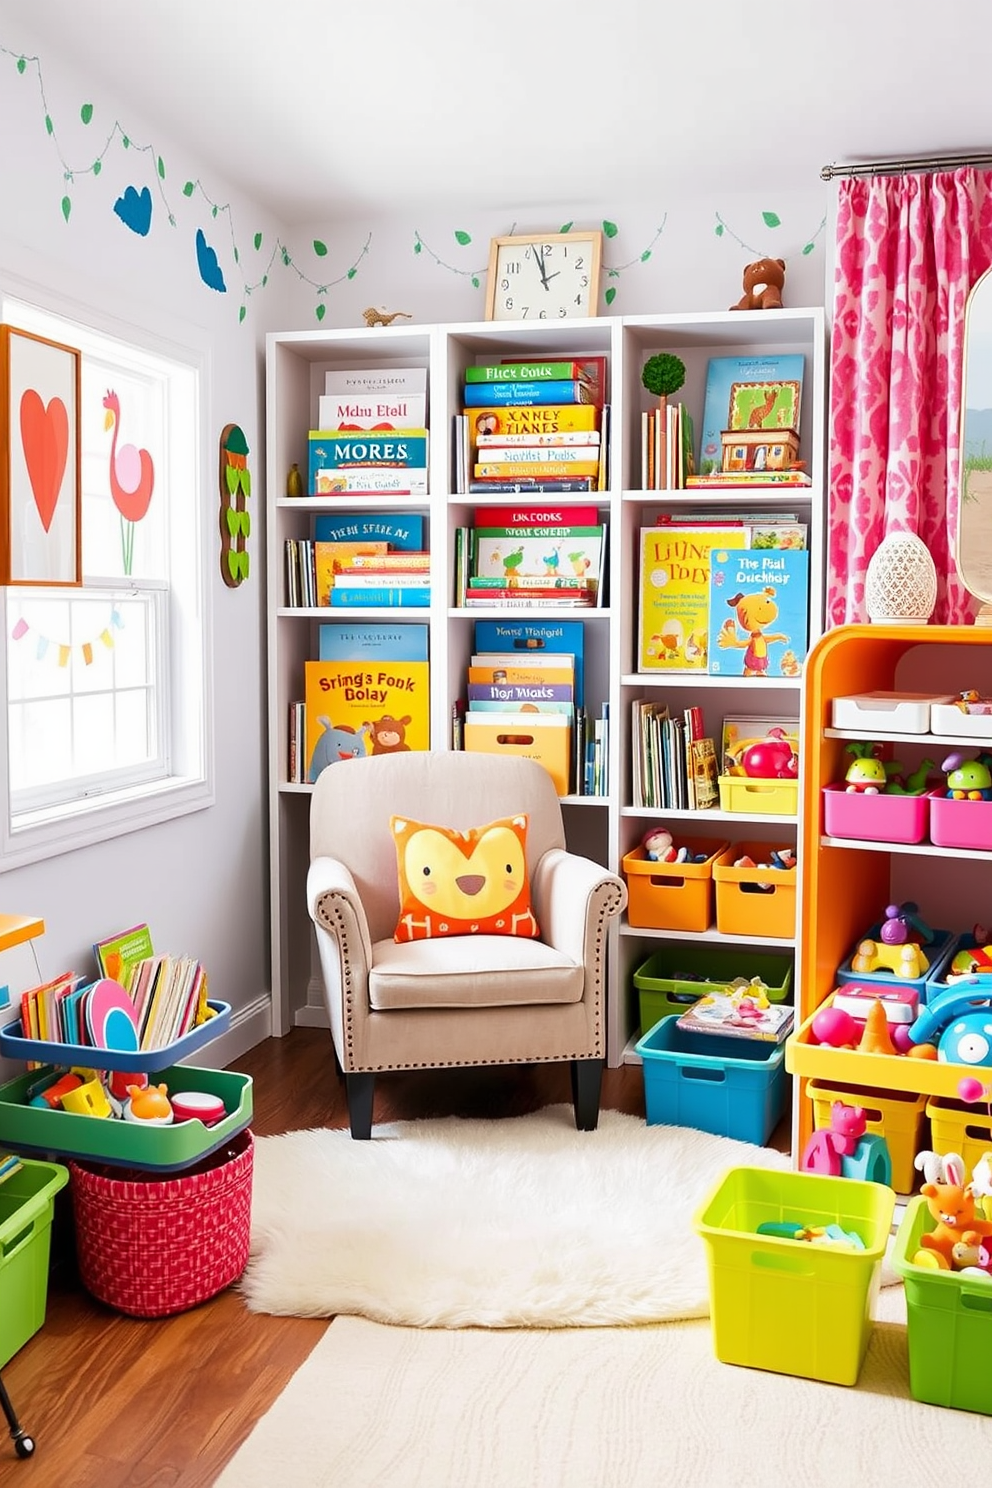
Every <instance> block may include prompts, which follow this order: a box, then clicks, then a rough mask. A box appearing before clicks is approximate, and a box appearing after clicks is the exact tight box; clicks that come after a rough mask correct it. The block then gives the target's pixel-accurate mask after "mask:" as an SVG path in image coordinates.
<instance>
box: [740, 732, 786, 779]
mask: <svg viewBox="0 0 992 1488" xmlns="http://www.w3.org/2000/svg"><path fill="white" fill-rule="evenodd" d="M741 765H742V766H743V768H744V774H745V775H750V776H752V777H755V778H757V779H759V780H795V779H796V777H797V776H798V774H799V756H798V754H797V753H796V751H795V749H794V748H793V747H792V744H791V743H790V741H789V738H788V736H787V735H786V733H785V730H784V729H781V728H777V727H776V728H770V729H769V730H768V733H767V735H766V737H765V738H764V739H760V740H759V741H758V743H757V744H751V745H749V746H748V748H747V749H745V751H744V753H743V754H742V755H741Z"/></svg>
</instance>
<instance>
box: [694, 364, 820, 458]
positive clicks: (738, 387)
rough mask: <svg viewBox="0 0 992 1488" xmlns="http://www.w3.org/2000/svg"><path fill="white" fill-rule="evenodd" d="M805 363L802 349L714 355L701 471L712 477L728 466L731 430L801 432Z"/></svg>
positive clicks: (709, 368) (705, 409)
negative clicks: (727, 434) (726, 442)
mask: <svg viewBox="0 0 992 1488" xmlns="http://www.w3.org/2000/svg"><path fill="white" fill-rule="evenodd" d="M804 366H805V358H804V357H803V355H802V353H801V352H787V353H785V354H783V355H781V356H775V355H769V356H749V357H710V360H709V365H708V366H707V369H706V392H705V394H704V397H703V421H702V424H701V426H700V438H699V460H698V462H697V465H696V470H697V472H698V473H699V474H700V475H712V474H714V473H715V472H717V471H719V470H720V469H721V468H722V466H723V441H722V439H721V438H720V436H721V434H722V433H723V432H724V430H725V429H749V428H750V429H783V428H784V429H795V430H796V431H797V432H798V430H799V409H800V402H801V394H802V384H803V368H804Z"/></svg>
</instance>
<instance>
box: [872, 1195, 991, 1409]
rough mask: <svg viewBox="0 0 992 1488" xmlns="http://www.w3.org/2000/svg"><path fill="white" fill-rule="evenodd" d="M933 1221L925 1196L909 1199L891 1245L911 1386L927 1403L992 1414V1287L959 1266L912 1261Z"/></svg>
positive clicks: (911, 1391) (916, 1394) (912, 1390)
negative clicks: (902, 1293)
mask: <svg viewBox="0 0 992 1488" xmlns="http://www.w3.org/2000/svg"><path fill="white" fill-rule="evenodd" d="M933 1227H934V1220H933V1217H932V1215H931V1214H930V1211H929V1209H928V1208H927V1203H926V1199H924V1198H923V1197H922V1195H919V1196H918V1197H917V1198H915V1199H910V1201H909V1203H908V1204H907V1206H906V1213H905V1214H904V1215H903V1219H902V1223H901V1224H900V1226H899V1230H898V1233H897V1234H896V1239H895V1244H894V1246H893V1248H892V1264H893V1266H894V1268H895V1269H896V1271H898V1273H899V1275H900V1276H901V1277H902V1279H903V1284H904V1286H905V1288H906V1337H907V1342H908V1345H909V1389H910V1394H911V1395H912V1396H913V1399H914V1400H922V1401H925V1402H926V1403H927V1404H928V1405H944V1406H952V1407H953V1408H954V1409H956V1410H970V1411H981V1412H982V1413H983V1414H984V1415H987V1416H988V1415H992V1369H990V1368H989V1360H990V1359H992V1286H989V1284H988V1282H987V1281H983V1280H982V1278H981V1277H969V1276H963V1275H962V1274H961V1273H960V1272H959V1271H934V1270H931V1269H930V1268H929V1267H925V1266H914V1265H913V1257H914V1255H915V1254H916V1252H917V1250H919V1248H920V1236H921V1235H922V1234H924V1232H925V1231H927V1230H932V1229H933Z"/></svg>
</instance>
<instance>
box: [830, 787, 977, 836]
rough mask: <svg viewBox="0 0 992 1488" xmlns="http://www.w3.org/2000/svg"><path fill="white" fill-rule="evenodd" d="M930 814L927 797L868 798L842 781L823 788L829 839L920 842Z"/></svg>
mask: <svg viewBox="0 0 992 1488" xmlns="http://www.w3.org/2000/svg"><path fill="white" fill-rule="evenodd" d="M990 804H992V803H990ZM929 814H930V798H929V796H927V795H921V796H886V795H884V794H881V795H877V796H868V795H865V794H864V792H863V791H849V790H848V789H847V787H846V785H845V784H844V782H843V781H841V782H839V783H838V784H836V785H825V786H824V787H823V822H824V829H825V831H826V834H827V836H828V837H857V838H860V839H862V840H864V841H866V842H922V841H923V839H924V838H925V837H926V835H927V821H928V818H929Z"/></svg>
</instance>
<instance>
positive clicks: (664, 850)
mask: <svg viewBox="0 0 992 1488" xmlns="http://www.w3.org/2000/svg"><path fill="white" fill-rule="evenodd" d="M641 846H642V847H643V849H644V856H645V857H646V858H650V860H651V862H652V863H674V862H675V860H676V858H677V857H678V852H677V850H676V847H675V844H674V843H673V841H672V834H671V832H669V831H666V829H665V828H664V827H649V828H648V830H647V831H646V832H645V833H644V836H643V837H642V838H641Z"/></svg>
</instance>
